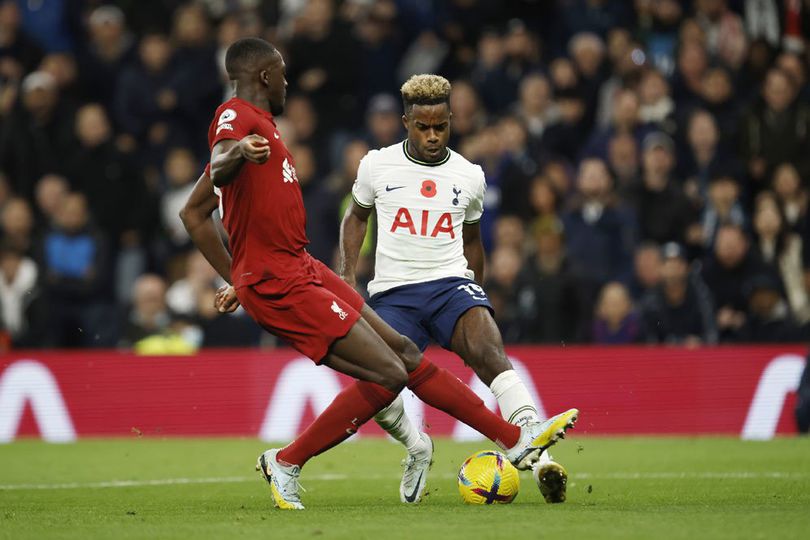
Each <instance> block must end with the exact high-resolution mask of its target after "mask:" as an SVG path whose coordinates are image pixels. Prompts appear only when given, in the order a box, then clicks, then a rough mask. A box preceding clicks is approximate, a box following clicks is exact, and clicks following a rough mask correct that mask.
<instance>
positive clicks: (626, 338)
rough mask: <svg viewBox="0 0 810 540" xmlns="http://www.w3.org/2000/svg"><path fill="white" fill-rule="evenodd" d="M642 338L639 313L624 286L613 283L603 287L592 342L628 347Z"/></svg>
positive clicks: (592, 330)
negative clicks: (627, 345)
mask: <svg viewBox="0 0 810 540" xmlns="http://www.w3.org/2000/svg"><path fill="white" fill-rule="evenodd" d="M640 336H641V324H640V321H639V316H638V313H637V312H636V311H635V310H634V309H633V302H632V300H631V299H630V293H629V291H628V290H627V287H625V286H624V285H623V284H621V283H618V282H615V281H614V282H611V283H608V284H607V285H605V286H604V287H602V291H601V292H600V293H599V300H597V302H596V314H595V317H594V321H593V325H592V328H591V340H592V341H593V342H594V343H598V344H600V345H626V344H630V343H635V342H636V341H638V339H639V337H640Z"/></svg>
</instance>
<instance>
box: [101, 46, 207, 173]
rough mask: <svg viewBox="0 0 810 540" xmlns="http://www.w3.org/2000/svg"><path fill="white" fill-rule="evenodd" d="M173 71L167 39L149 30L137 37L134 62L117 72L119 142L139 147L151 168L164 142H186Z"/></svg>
mask: <svg viewBox="0 0 810 540" xmlns="http://www.w3.org/2000/svg"><path fill="white" fill-rule="evenodd" d="M173 68H174V49H173V47H172V44H171V41H170V40H169V36H167V35H166V34H164V33H162V32H158V31H152V32H150V33H147V34H145V35H144V36H143V37H142V38H141V41H140V43H139V44H138V62H136V63H134V64H133V65H131V66H129V67H128V68H126V69H125V70H124V71H123V72H122V73H121V76H120V77H119V79H118V84H117V86H116V96H115V103H114V110H115V121H116V124H117V125H118V126H119V128H120V129H121V132H122V134H123V135H124V136H125V137H124V138H123V141H122V142H123V143H124V144H125V145H126V146H127V147H130V146H133V147H134V146H135V145H138V146H142V152H141V155H142V156H143V157H144V158H145V160H146V163H148V164H149V165H150V166H153V167H157V166H158V164H159V163H161V162H162V160H163V159H162V158H163V150H162V148H163V146H164V145H166V144H167V143H168V141H171V142H172V144H173V145H177V144H182V142H183V141H185V140H188V137H187V136H186V133H185V132H186V129H185V128H184V125H183V124H182V120H181V118H180V117H179V114H178V111H177V99H178V88H177V81H176V74H175V71H174V69H173ZM212 78H213V77H212ZM197 114H199V111H197Z"/></svg>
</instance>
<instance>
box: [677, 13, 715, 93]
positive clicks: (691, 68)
mask: <svg viewBox="0 0 810 540" xmlns="http://www.w3.org/2000/svg"><path fill="white" fill-rule="evenodd" d="M684 28H686V25H684V26H682V27H681V30H682V32H683V29H684ZM708 67H709V59H708V57H707V54H706V49H705V47H704V45H703V44H702V43H699V42H694V41H686V42H682V43H681V45H680V47H679V48H678V67H677V71H676V73H675V76H674V78H673V83H672V97H673V98H674V99H675V102H676V103H678V104H679V105H681V106H683V105H690V104H696V103H698V102H699V96H700V92H701V90H702V88H703V75H704V74H705V73H706V70H707V69H708Z"/></svg>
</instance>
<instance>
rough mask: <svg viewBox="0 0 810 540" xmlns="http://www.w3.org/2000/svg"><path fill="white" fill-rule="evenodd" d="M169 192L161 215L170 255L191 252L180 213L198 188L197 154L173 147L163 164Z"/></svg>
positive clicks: (163, 201) (189, 240)
mask: <svg viewBox="0 0 810 540" xmlns="http://www.w3.org/2000/svg"><path fill="white" fill-rule="evenodd" d="M163 175H164V178H165V181H166V191H165V192H164V193H163V196H162V197H161V199H160V216H161V220H162V222H163V228H164V230H165V231H166V234H167V240H168V242H169V244H168V247H169V254H170V256H174V255H177V254H178V253H183V252H185V251H187V250H188V249H189V248H190V246H191V239H190V238H189V236H188V232H186V228H185V227H184V226H183V222H182V221H181V220H180V210H181V209H182V208H183V205H185V203H186V201H187V200H188V196H189V195H190V194H191V191H192V190H193V189H194V183H195V181H196V180H197V177H198V176H199V170H198V167H197V163H196V162H195V161H194V155H193V154H192V153H191V150H190V149H188V148H182V147H178V148H172V149H171V150H169V151H168V152H167V154H166V161H165V163H164V165H163Z"/></svg>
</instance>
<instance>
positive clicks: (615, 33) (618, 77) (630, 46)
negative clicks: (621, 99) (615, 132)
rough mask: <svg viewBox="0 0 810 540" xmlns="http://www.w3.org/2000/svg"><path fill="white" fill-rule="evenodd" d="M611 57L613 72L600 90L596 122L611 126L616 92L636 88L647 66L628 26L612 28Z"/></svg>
mask: <svg viewBox="0 0 810 540" xmlns="http://www.w3.org/2000/svg"><path fill="white" fill-rule="evenodd" d="M608 57H609V58H610V62H611V69H610V75H609V76H608V78H607V80H606V81H605V82H604V83H602V85H601V87H600V89H599V97H598V98H599V102H598V104H597V109H596V125H598V126H599V127H600V128H606V127H609V126H610V123H611V121H612V119H613V111H614V103H615V100H616V95H617V94H618V93H619V92H620V91H621V90H623V89H625V88H633V87H635V86H636V85H637V84H638V82H639V80H640V79H641V74H642V72H643V69H644V53H643V51H642V46H641V45H640V44H639V43H638V42H636V41H633V40H632V37H631V35H630V33H629V32H628V31H627V29H624V28H614V29H613V30H611V31H610V34H608Z"/></svg>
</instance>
